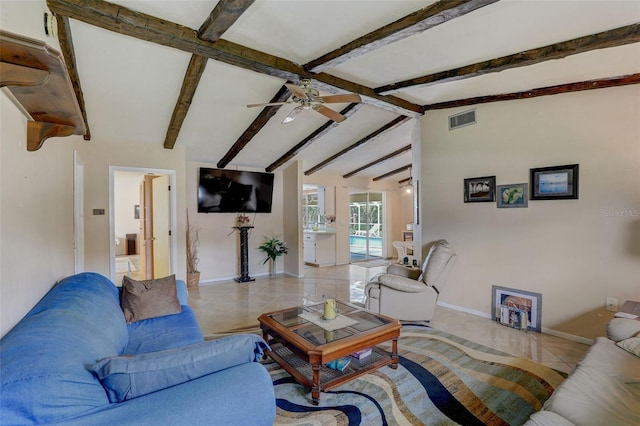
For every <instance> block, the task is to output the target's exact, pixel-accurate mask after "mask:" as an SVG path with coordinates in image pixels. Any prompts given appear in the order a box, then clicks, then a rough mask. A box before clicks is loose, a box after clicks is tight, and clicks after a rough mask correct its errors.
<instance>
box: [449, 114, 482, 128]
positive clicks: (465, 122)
mask: <svg viewBox="0 0 640 426" xmlns="http://www.w3.org/2000/svg"><path fill="white" fill-rule="evenodd" d="M472 124H476V110H475V109H472V110H471V111H465V112H461V113H460V114H456V115H450V116H449V130H453V129H458V128H460V127H464V126H470V125H472Z"/></svg>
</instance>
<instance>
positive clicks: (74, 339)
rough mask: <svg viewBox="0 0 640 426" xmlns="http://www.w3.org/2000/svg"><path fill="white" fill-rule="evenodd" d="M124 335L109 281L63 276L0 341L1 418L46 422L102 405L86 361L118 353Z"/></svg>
mask: <svg viewBox="0 0 640 426" xmlns="http://www.w3.org/2000/svg"><path fill="white" fill-rule="evenodd" d="M127 340H128V333H127V326H126V323H125V321H124V317H123V315H122V311H121V310H120V304H119V300H118V289H117V287H116V286H115V285H114V284H113V283H112V282H111V281H109V280H108V279H107V278H105V277H103V276H101V275H98V274H93V273H83V274H78V275H74V276H71V277H69V278H66V279H64V280H62V281H61V282H59V283H58V284H57V285H55V286H54V287H53V288H52V289H51V291H49V293H47V294H46V295H45V296H44V297H43V299H42V300H41V301H40V302H39V303H38V304H37V305H36V306H35V307H34V308H33V309H32V310H31V311H30V312H29V313H28V314H27V315H26V316H25V317H24V318H23V319H22V320H21V321H20V322H19V323H18V324H17V325H16V326H15V327H14V328H13V329H12V330H11V331H9V332H8V333H7V334H6V335H5V336H4V337H3V338H2V340H1V341H0V353H1V354H2V355H1V356H0V371H1V372H2V373H1V374H0V376H1V377H0V412H1V415H0V423H2V424H29V423H52V422H55V421H59V420H60V419H65V418H69V417H72V416H76V415H80V414H82V413H84V412H88V411H91V410H93V409H95V408H96V407H101V406H104V405H105V404H108V403H109V401H108V399H107V395H106V394H105V391H104V389H103V387H102V385H101V384H100V382H99V381H98V380H97V379H96V377H95V376H94V375H93V374H92V373H91V371H89V370H88V369H87V366H91V365H93V364H95V363H96V362H97V361H98V360H100V359H102V358H104V357H106V356H111V355H113V354H120V353H122V351H123V350H124V348H125V346H126V344H127Z"/></svg>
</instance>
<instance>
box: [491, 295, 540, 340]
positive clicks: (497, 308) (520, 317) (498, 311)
mask: <svg viewBox="0 0 640 426" xmlns="http://www.w3.org/2000/svg"><path fill="white" fill-rule="evenodd" d="M491 291H492V295H491V306H492V315H493V319H494V320H496V321H497V322H499V323H501V324H504V325H508V326H510V327H513V328H518V329H524V330H533V331H537V332H538V333H540V332H542V318H541V315H542V294H540V293H533V292H531V291H524V290H516V289H513V288H508V287H501V286H497V285H494V286H492V287H491Z"/></svg>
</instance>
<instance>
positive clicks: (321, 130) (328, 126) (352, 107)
mask: <svg viewBox="0 0 640 426" xmlns="http://www.w3.org/2000/svg"><path fill="white" fill-rule="evenodd" d="M362 106H363V105H362V104H361V103H359V104H349V105H347V107H346V108H344V109H343V110H342V111H340V114H342V115H344V116H345V117H350V116H351V115H353V114H354V113H355V112H356V111H358V110H359V109H360V108H362ZM338 124H339V123H336V122H335V121H333V120H328V121H327V122H326V123H324V124H323V125H322V126H320V127H318V128H317V129H316V130H314V131H313V133H311V134H310V135H309V136H307V137H306V138H304V139H302V140H301V141H300V142H298V143H297V144H296V145H295V146H293V147H292V148H291V149H290V150H289V151H287V152H286V153H285V154H284V155H283V156H282V157H280V158H278V159H277V160H276V161H274V162H273V163H271V164H270V165H269V166H267V168H266V169H265V171H266V172H269V173H271V172H273V171H274V170H276V169H277V168H278V167H280V166H282V165H283V164H285V163H286V162H287V161H289V160H291V159H292V158H293V157H295V156H296V155H298V153H299V152H300V151H302V150H303V149H305V148H306V147H308V146H309V145H311V144H312V143H313V142H315V141H317V140H318V139H320V138H321V137H323V136H324V135H326V134H327V133H329V132H330V131H331V130H333V129H334V128H336V126H338Z"/></svg>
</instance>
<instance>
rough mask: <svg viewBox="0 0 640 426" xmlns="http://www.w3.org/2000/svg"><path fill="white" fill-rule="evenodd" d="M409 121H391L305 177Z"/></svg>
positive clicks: (308, 172) (321, 164) (402, 117)
mask: <svg viewBox="0 0 640 426" xmlns="http://www.w3.org/2000/svg"><path fill="white" fill-rule="evenodd" d="M409 120H410V117H404V116H400V117H397V118H395V119H393V120H391V121H390V122H388V123H387V124H385V125H384V126H382V127H380V128H379V129H377V130H376V131H374V132H372V133H370V134H368V135H367V136H365V137H364V138H362V139H360V140H359V141H357V142H355V143H353V144H351V145H349V146H348V147H346V148H345V149H343V150H342V151H340V152H338V153H337V154H334V155H332V156H331V157H329V158H327V159H326V160H324V161H322V162H320V163H318V164H317V165H315V166H313V167H312V168H310V169H309V170H307V171H305V172H304V174H305V176H309V175H311V174H313V173H315V172H317V171H318V170H320V169H323V168H325V167H327V166H328V165H329V164H331V163H333V162H334V161H336V160H337V159H338V158H340V157H342V156H343V155H345V154H348V153H349V152H351V151H353V150H354V149H356V148H359V147H360V146H362V145H364V144H365V143H367V142H370V141H372V140H374V139H375V138H377V137H378V136H380V135H381V134H383V133H385V132H387V131H389V130H391V129H395V128H396V127H398V126H400V125H401V124H404V123H406V122H407V121H409Z"/></svg>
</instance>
